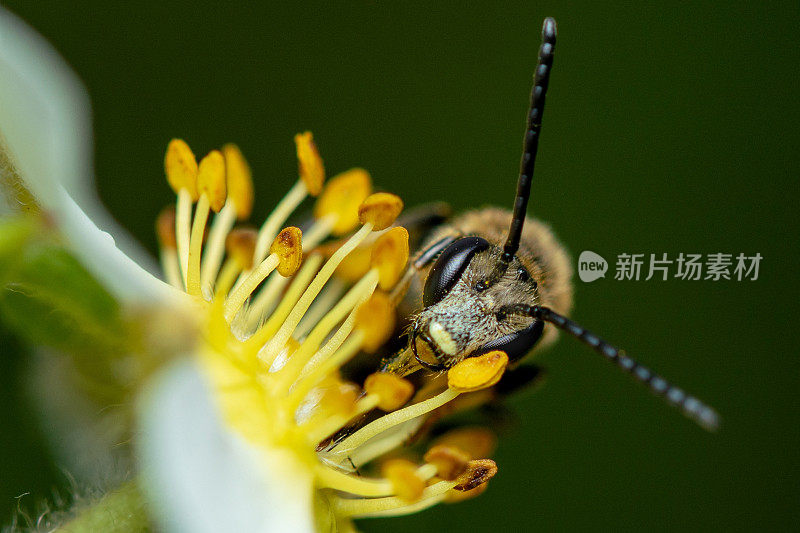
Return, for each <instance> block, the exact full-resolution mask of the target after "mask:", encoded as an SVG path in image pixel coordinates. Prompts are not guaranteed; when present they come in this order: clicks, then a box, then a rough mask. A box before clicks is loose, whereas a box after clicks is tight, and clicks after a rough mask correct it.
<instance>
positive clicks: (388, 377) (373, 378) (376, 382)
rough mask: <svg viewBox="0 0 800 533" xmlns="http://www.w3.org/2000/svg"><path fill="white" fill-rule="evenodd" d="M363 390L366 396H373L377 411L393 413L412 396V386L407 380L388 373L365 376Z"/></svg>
mask: <svg viewBox="0 0 800 533" xmlns="http://www.w3.org/2000/svg"><path fill="white" fill-rule="evenodd" d="M364 390H365V391H366V392H367V394H375V395H377V396H378V397H379V398H380V399H379V400H378V409H380V410H382V411H387V412H389V411H395V410H397V409H400V408H401V407H403V405H405V403H406V402H407V401H408V400H410V399H411V395H413V394H414V385H412V384H411V382H410V381H408V380H407V379H403V378H401V377H400V376H398V375H397V374H391V373H389V372H375V373H374V374H370V375H369V376H367V379H366V380H365V381H364Z"/></svg>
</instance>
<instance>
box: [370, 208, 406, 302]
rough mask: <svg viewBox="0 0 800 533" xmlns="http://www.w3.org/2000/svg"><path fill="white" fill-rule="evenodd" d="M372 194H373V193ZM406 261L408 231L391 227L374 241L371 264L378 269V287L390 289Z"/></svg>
mask: <svg viewBox="0 0 800 533" xmlns="http://www.w3.org/2000/svg"><path fill="white" fill-rule="evenodd" d="M373 196H374V195H373ZM407 263H408V231H406V229H405V228H403V227H397V228H392V229H390V230H389V231H387V232H386V233H384V234H383V235H381V236H380V237H378V240H377V241H375V245H374V246H373V247H372V258H371V264H372V267H373V268H377V269H379V271H380V288H381V289H383V290H385V291H388V290H390V289H391V288H392V287H393V286H394V284H395V283H397V280H398V279H400V276H401V275H402V274H403V272H404V271H405V268H406V264H407Z"/></svg>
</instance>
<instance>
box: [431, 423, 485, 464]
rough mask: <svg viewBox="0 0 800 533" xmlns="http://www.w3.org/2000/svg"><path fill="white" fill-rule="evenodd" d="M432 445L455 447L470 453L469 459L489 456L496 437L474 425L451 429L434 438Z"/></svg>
mask: <svg viewBox="0 0 800 533" xmlns="http://www.w3.org/2000/svg"><path fill="white" fill-rule="evenodd" d="M434 446H448V447H452V448H457V449H459V450H461V451H463V452H465V453H467V454H469V455H470V458H471V459H478V458H481V457H489V456H491V455H492V453H494V449H495V447H496V446H497V437H496V436H495V434H494V433H493V432H492V431H491V430H489V429H486V428H483V427H479V426H475V427H465V428H458V429H452V430H450V431H448V432H447V433H445V434H444V435H442V436H441V437H439V438H438V439H436V441H434Z"/></svg>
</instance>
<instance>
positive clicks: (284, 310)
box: [247, 254, 322, 349]
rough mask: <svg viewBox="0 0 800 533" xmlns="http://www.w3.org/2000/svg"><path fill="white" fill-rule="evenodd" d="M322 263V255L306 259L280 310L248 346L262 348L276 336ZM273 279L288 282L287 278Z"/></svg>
mask: <svg viewBox="0 0 800 533" xmlns="http://www.w3.org/2000/svg"><path fill="white" fill-rule="evenodd" d="M321 263H322V256H321V255H317V254H315V255H312V256H310V257H308V258H306V260H305V261H304V262H303V266H301V267H300V271H299V272H298V273H297V274H295V275H294V278H292V283H291V285H289V290H287V291H286V294H284V296H283V298H282V299H281V303H280V305H279V306H278V308H277V309H275V311H274V312H273V313H272V315H271V316H270V317H269V320H268V321H267V322H266V323H265V324H264V325H263V326H261V327H260V328H259V329H258V330H256V332H255V333H254V334H253V336H252V337H250V338H249V339H248V340H247V344H248V346H249V347H250V348H251V349H252V348H253V347H258V348H260V347H261V346H262V345H263V344H264V343H265V342H267V340H268V339H269V338H270V337H272V336H273V335H274V334H275V332H276V331H278V328H279V327H280V326H281V324H283V321H284V320H286V317H287V316H289V312H290V311H291V310H292V308H293V307H294V305H295V304H296V303H297V301H298V300H299V299H300V297H301V296H302V295H303V292H304V291H305V290H306V287H308V284H309V283H311V280H312V278H313V277H314V275H315V274H316V273H317V269H318V268H319V265H320V264H321ZM273 279H280V280H286V279H287V278H273ZM270 281H272V280H270ZM251 307H252V306H251Z"/></svg>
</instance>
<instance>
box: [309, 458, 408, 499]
mask: <svg viewBox="0 0 800 533" xmlns="http://www.w3.org/2000/svg"><path fill="white" fill-rule="evenodd" d="M315 471H316V474H317V483H319V485H320V486H321V487H324V488H329V489H335V490H340V491H342V492H348V493H350V494H355V495H357V496H363V497H365V498H376V497H380V496H391V495H393V494H394V487H393V486H392V483H391V481H389V480H386V479H370V478H363V477H355V476H351V475H349V474H346V473H345V472H341V471H338V470H333V469H332V468H329V467H325V466H322V465H318V466H317V467H316V469H315Z"/></svg>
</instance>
